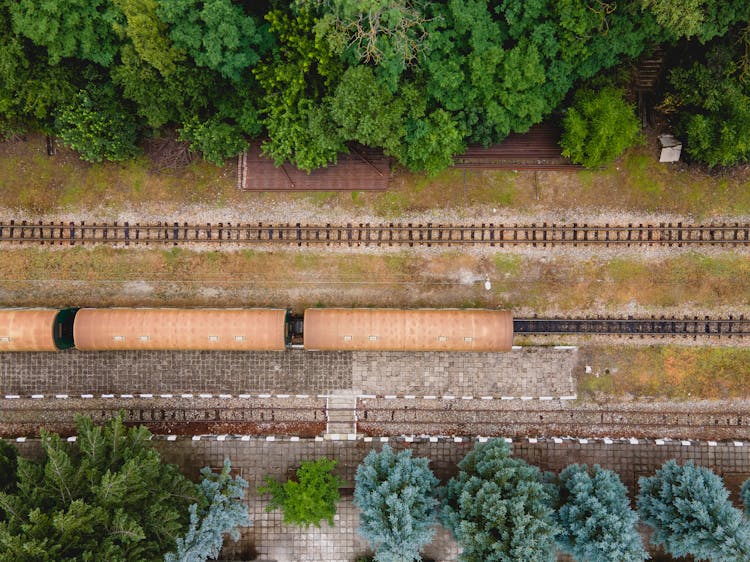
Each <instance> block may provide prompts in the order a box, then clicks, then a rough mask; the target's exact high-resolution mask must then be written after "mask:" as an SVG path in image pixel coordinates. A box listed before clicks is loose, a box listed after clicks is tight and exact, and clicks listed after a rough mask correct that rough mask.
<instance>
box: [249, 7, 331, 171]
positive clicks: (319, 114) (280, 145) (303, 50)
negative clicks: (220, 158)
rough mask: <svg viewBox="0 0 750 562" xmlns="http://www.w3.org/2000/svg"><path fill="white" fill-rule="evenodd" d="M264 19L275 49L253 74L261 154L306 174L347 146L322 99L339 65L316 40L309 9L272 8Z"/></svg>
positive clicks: (313, 23) (277, 163)
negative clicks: (263, 134) (259, 92)
mask: <svg viewBox="0 0 750 562" xmlns="http://www.w3.org/2000/svg"><path fill="white" fill-rule="evenodd" d="M266 20H268V22H269V23H270V26H271V27H270V31H271V32H272V33H273V34H274V36H275V37H276V39H277V41H278V44H279V48H278V50H276V51H274V52H273V53H270V54H269V55H268V57H266V58H265V59H264V60H263V61H262V62H261V63H260V64H259V65H258V66H257V67H256V68H255V69H254V71H253V72H254V74H255V76H256V77H257V79H258V81H259V82H260V85H261V87H262V89H263V91H264V97H263V101H262V113H263V114H264V125H265V127H266V130H267V131H268V136H269V139H268V141H267V142H266V143H264V144H263V150H264V151H265V153H266V154H268V156H270V157H271V158H272V159H273V161H274V162H275V163H276V165H277V166H280V165H281V164H283V163H284V162H285V161H287V160H288V161H290V162H292V163H293V164H295V165H296V166H297V167H299V168H301V169H303V170H307V171H310V170H312V169H314V168H320V167H323V166H326V165H327V164H328V163H330V162H336V156H337V155H338V154H339V153H341V152H346V145H345V144H344V139H343V137H342V136H341V133H340V131H339V129H338V127H337V126H336V124H335V123H334V121H333V119H332V118H331V115H330V112H329V109H328V106H327V104H326V103H324V102H323V99H324V97H325V96H326V94H327V93H328V90H329V89H330V88H332V85H333V84H335V82H336V80H337V79H338V78H339V77H340V75H341V74H342V73H343V64H342V63H341V61H340V60H339V59H338V58H337V57H335V56H334V53H332V52H331V50H330V48H329V46H328V44H327V42H326V41H325V40H324V39H322V38H318V37H316V35H315V33H314V31H313V28H314V25H315V15H314V13H313V10H312V8H311V6H309V5H303V6H300V7H298V8H294V7H289V9H288V10H282V9H276V10H271V11H270V12H268V13H267V14H266Z"/></svg>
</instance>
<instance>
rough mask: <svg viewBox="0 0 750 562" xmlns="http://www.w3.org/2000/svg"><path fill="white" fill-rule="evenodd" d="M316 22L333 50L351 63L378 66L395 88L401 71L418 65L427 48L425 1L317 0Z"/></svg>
mask: <svg viewBox="0 0 750 562" xmlns="http://www.w3.org/2000/svg"><path fill="white" fill-rule="evenodd" d="M317 1H318V3H319V4H320V5H321V7H322V16H321V17H320V19H319V20H318V21H317V22H316V24H315V30H316V33H317V34H318V35H322V36H324V37H326V39H327V41H328V42H329V44H330V46H331V50H332V51H334V52H336V53H340V54H341V55H342V57H343V58H344V59H345V60H347V62H349V63H350V64H354V65H356V64H357V63H359V62H362V63H368V64H373V65H375V66H376V70H377V74H378V77H379V78H381V79H382V80H383V82H384V83H387V84H389V86H390V88H391V90H392V91H395V90H396V85H397V83H398V80H399V77H400V76H401V74H402V73H403V72H404V71H405V70H406V69H407V68H409V67H410V66H412V65H414V64H416V62H417V55H418V54H419V52H420V51H421V50H422V49H423V48H424V44H425V40H426V38H427V32H426V30H425V26H424V24H425V22H426V21H427V18H426V16H425V12H424V10H425V2H423V1H421V0H368V1H367V2H361V1H359V0H317Z"/></svg>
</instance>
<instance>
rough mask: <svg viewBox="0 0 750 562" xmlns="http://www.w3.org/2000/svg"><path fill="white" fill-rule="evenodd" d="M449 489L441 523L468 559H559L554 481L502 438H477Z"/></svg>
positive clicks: (479, 561) (475, 561)
mask: <svg viewBox="0 0 750 562" xmlns="http://www.w3.org/2000/svg"><path fill="white" fill-rule="evenodd" d="M458 467H459V473H458V475H457V476H456V477H454V478H452V479H451V480H450V481H449V482H448V485H447V487H446V488H445V491H444V492H445V498H444V507H443V511H442V521H443V524H444V525H445V526H446V527H447V528H448V529H450V530H451V531H452V532H453V534H454V536H455V537H456V540H457V541H458V543H459V545H461V547H462V549H463V552H462V554H461V560H463V561H464V562H493V561H502V562H510V561H517V562H527V561H529V560H535V561H539V562H543V561H545V560H547V561H550V562H551V561H552V560H554V559H555V553H556V551H555V535H556V534H557V533H558V532H559V528H558V527H557V524H556V523H555V521H554V519H553V511H552V508H551V504H552V501H553V498H554V490H553V486H551V485H549V484H545V483H544V482H543V480H542V474H541V472H540V470H539V469H538V468H536V467H534V466H530V465H528V464H527V463H526V462H525V461H523V460H521V459H515V458H512V457H511V456H510V446H509V445H508V444H507V443H506V442H505V441H504V440H502V439H494V440H491V441H488V442H487V443H477V445H476V446H475V447H474V450H473V451H471V452H470V453H469V454H467V455H466V456H465V457H464V459H463V460H462V461H461V462H460V463H459V464H458Z"/></svg>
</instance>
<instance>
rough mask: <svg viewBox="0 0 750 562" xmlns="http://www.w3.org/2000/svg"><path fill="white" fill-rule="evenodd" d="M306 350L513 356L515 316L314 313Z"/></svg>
mask: <svg viewBox="0 0 750 562" xmlns="http://www.w3.org/2000/svg"><path fill="white" fill-rule="evenodd" d="M304 326H305V332H304V342H305V349H308V350H313V351H316V350H318V351H323V350H361V351H365V350H371V351H510V349H511V347H512V345H513V315H512V314H511V313H510V312H509V311H502V310H481V309H468V310H458V309H440V310H437V309H418V310H398V309H382V308H381V309H377V308H308V309H307V310H305V324H304Z"/></svg>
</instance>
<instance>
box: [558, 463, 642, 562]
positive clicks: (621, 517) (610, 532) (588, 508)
mask: <svg viewBox="0 0 750 562" xmlns="http://www.w3.org/2000/svg"><path fill="white" fill-rule="evenodd" d="M558 482H559V485H560V494H559V500H558V511H557V521H558V523H559V524H560V528H561V529H562V532H561V533H560V535H558V537H557V544H558V546H559V547H560V548H561V549H562V550H563V551H565V552H566V553H568V554H570V555H572V556H573V557H575V559H576V560H581V561H583V560H586V561H592V562H595V561H601V562H606V561H609V560H617V561H618V562H636V561H642V560H645V559H646V558H648V555H647V554H646V551H645V550H644V548H643V542H642V540H641V536H640V535H639V533H638V530H637V529H636V524H637V523H638V515H637V514H636V513H635V512H634V511H633V510H632V509H631V508H630V500H629V499H628V491H627V489H626V488H625V486H623V484H622V482H621V481H620V477H619V476H618V475H617V474H616V473H615V472H612V471H611V470H605V469H603V468H601V467H600V466H599V465H594V466H593V468H589V467H588V466H587V465H585V464H584V465H579V464H572V465H570V466H568V467H567V468H565V469H564V470H563V471H562V472H561V473H560V475H559V477H558Z"/></svg>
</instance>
